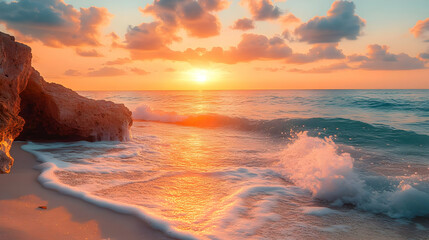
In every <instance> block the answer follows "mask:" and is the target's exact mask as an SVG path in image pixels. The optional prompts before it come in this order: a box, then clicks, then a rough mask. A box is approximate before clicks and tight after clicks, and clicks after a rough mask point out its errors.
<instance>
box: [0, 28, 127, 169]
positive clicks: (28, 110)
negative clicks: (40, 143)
mask: <svg viewBox="0 0 429 240" xmlns="http://www.w3.org/2000/svg"><path fill="white" fill-rule="evenodd" d="M131 125H132V118H131V112H130V111H129V110H128V109H127V108H126V107H125V106H124V105H123V104H115V103H113V102H110V101H103V100H98V101H96V100H92V99H88V98H85V97H82V96H80V95H79V94H77V93H75V92H73V91H72V90H70V89H68V88H65V87H63V86H61V85H59V84H55V83H48V82H46V81H45V80H44V79H43V77H41V76H40V74H39V73H38V72H37V71H36V70H35V69H34V68H32V67H31V49H30V48H29V47H27V46H26V45H24V44H21V43H17V42H15V39H14V37H12V36H9V35H7V34H4V33H1V32H0V140H1V142H0V173H8V172H9V171H10V169H11V167H12V164H13V158H12V157H11V156H10V155H9V149H10V147H11V145H12V142H13V141H14V139H16V138H17V137H18V139H20V140H56V141H74V140H87V141H100V140H119V141H123V140H126V139H127V138H128V136H129V128H130V126H131Z"/></svg>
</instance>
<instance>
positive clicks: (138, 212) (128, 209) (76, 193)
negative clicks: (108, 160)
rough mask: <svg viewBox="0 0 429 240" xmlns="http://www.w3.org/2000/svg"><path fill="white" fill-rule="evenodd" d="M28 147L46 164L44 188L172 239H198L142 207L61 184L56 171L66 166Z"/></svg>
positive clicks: (43, 173)
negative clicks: (131, 219) (138, 222)
mask: <svg viewBox="0 0 429 240" xmlns="http://www.w3.org/2000/svg"><path fill="white" fill-rule="evenodd" d="M26 146H27V145H23V146H22V149H23V150H25V151H27V152H30V153H32V154H34V155H35V156H36V157H37V158H38V159H39V160H41V161H42V162H44V163H42V164H41V165H39V168H40V169H41V171H42V173H41V174H40V175H39V177H38V181H39V182H40V183H41V184H42V185H43V186H44V187H46V188H50V189H53V190H56V191H58V192H61V193H63V194H66V195H70V196H73V197H76V198H80V199H82V200H84V201H87V202H89V203H92V204H95V205H97V206H99V207H103V208H108V209H111V210H113V211H116V212H119V213H123V214H130V215H134V216H136V217H138V218H139V219H141V220H143V221H145V222H146V223H148V224H149V225H150V226H151V227H153V228H155V229H158V230H161V231H163V232H164V233H166V234H168V235H169V236H171V237H174V238H178V239H198V238H197V237H196V236H194V235H192V234H190V233H187V232H184V231H180V230H178V229H176V228H174V227H173V226H172V225H173V223H171V222H168V221H166V220H163V219H161V218H159V217H157V216H155V215H154V214H152V213H150V212H148V211H147V210H145V209H143V208H141V207H138V206H135V205H131V204H125V203H119V202H116V201H112V200H109V199H104V198H100V197H98V196H95V195H93V194H90V193H88V192H85V191H82V190H81V189H78V188H75V187H72V186H68V185H65V184H63V183H61V182H60V181H59V180H58V179H57V177H56V175H55V171H58V170H60V168H59V166H58V165H57V164H59V165H60V166H64V165H62V163H60V162H61V161H57V160H55V159H53V158H49V157H48V156H47V155H46V153H43V154H42V153H40V152H38V151H36V150H34V149H32V146H31V144H30V145H29V146H27V147H26Z"/></svg>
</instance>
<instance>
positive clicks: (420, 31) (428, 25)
mask: <svg viewBox="0 0 429 240" xmlns="http://www.w3.org/2000/svg"><path fill="white" fill-rule="evenodd" d="M410 32H411V33H412V34H414V37H416V38H417V37H423V36H424V35H425V34H426V33H429V18H426V20H419V21H418V22H417V23H416V25H414V27H413V28H411V29H410Z"/></svg>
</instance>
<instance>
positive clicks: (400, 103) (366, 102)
mask: <svg viewBox="0 0 429 240" xmlns="http://www.w3.org/2000/svg"><path fill="white" fill-rule="evenodd" d="M349 105H351V106H355V107H356V106H357V107H360V108H372V109H385V110H389V111H392V110H395V111H421V112H429V104H428V102H427V101H426V100H422V101H418V100H414V101H407V100H404V99H402V100H399V99H379V98H365V99H352V100H350V103H349Z"/></svg>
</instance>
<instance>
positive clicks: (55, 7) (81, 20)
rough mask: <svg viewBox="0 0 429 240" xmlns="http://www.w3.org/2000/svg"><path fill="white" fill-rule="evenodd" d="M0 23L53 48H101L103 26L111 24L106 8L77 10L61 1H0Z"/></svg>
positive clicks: (18, 33)
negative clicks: (85, 46)
mask: <svg viewBox="0 0 429 240" xmlns="http://www.w3.org/2000/svg"><path fill="white" fill-rule="evenodd" d="M0 12H1V14H0V22H1V23H4V24H5V25H6V28H7V29H9V30H10V31H12V32H14V34H15V35H17V36H19V37H23V38H25V39H29V40H40V41H41V42H42V43H43V44H45V45H47V46H51V47H63V46H84V45H87V46H97V45H100V42H99V37H100V31H99V29H100V27H101V26H103V25H105V24H107V23H108V22H109V18H110V16H111V14H110V13H109V12H108V11H107V9H106V8H98V7H90V8H80V10H77V9H75V8H74V7H73V6H72V5H70V4H66V3H64V2H63V1H62V0H43V1H40V0H18V1H13V2H10V3H7V2H4V1H1V2H0Z"/></svg>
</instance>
